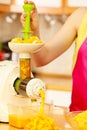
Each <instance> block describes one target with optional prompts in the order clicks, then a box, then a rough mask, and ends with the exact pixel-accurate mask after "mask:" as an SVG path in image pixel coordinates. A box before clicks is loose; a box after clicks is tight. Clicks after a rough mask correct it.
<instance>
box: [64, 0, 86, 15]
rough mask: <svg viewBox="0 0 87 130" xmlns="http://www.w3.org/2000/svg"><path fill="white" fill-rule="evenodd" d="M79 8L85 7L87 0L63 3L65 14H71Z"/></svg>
mask: <svg viewBox="0 0 87 130" xmlns="http://www.w3.org/2000/svg"><path fill="white" fill-rule="evenodd" d="M79 7H87V0H84V1H83V0H66V2H65V11H64V12H65V14H71V13H72V12H73V11H74V10H76V9H77V8H79Z"/></svg>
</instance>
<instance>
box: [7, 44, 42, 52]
mask: <svg viewBox="0 0 87 130" xmlns="http://www.w3.org/2000/svg"><path fill="white" fill-rule="evenodd" d="M43 45H44V44H43V43H12V42H9V43H8V46H9V48H10V49H11V50H12V51H13V52H16V53H31V52H34V51H36V50H38V49H40V48H41V47H42V46H43Z"/></svg>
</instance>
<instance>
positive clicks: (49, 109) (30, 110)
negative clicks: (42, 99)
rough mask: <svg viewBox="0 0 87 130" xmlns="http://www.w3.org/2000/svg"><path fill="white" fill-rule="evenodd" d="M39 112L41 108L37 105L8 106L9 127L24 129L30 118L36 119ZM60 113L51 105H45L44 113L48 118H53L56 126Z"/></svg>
mask: <svg viewBox="0 0 87 130" xmlns="http://www.w3.org/2000/svg"><path fill="white" fill-rule="evenodd" d="M39 111H40V106H39V105H37V104H33V105H31V106H21V105H14V104H8V112H9V115H8V119H9V125H10V126H13V127H16V128H19V129H24V127H25V126H26V124H28V122H29V120H30V118H32V117H35V116H36V115H37V114H38V113H39ZM59 111H60V109H57V108H54V107H53V106H52V105H51V104H45V107H44V113H45V115H46V116H49V117H51V118H53V120H54V121H55V124H57V122H58V118H57V114H58V113H60V112H59Z"/></svg>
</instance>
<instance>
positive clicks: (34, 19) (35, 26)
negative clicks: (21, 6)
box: [20, 0, 39, 37]
mask: <svg viewBox="0 0 87 130" xmlns="http://www.w3.org/2000/svg"><path fill="white" fill-rule="evenodd" d="M24 3H25V4H33V5H34V9H33V10H32V11H31V14H30V26H31V30H32V31H33V35H36V36H38V37H39V18H38V13H37V8H36V6H35V4H34V2H31V1H28V0H24ZM25 19H26V13H25V12H23V13H22V14H21V17H20V21H21V23H22V25H23V26H24V24H25Z"/></svg>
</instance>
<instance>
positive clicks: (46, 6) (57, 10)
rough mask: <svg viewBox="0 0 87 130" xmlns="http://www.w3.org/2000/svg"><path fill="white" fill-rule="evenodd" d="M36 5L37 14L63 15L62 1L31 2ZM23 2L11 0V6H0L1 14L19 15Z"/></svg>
mask: <svg viewBox="0 0 87 130" xmlns="http://www.w3.org/2000/svg"><path fill="white" fill-rule="evenodd" d="M32 1H34V2H35V3H36V5H37V9H38V13H39V14H63V13H64V12H63V7H64V0H48V1H47V0H44V1H41V0H32ZM22 5H23V0H21V1H19V0H11V4H9V5H6V4H0V11H1V12H15V13H21V12H22V11H23V9H22Z"/></svg>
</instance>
